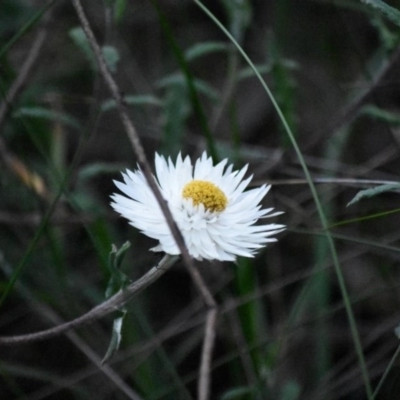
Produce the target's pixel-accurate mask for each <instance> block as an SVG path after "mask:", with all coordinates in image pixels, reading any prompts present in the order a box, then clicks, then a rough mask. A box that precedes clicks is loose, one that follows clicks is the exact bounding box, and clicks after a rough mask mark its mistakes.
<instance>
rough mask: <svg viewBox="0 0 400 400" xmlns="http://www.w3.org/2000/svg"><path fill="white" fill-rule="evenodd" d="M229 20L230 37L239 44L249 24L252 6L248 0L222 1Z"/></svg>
mask: <svg viewBox="0 0 400 400" xmlns="http://www.w3.org/2000/svg"><path fill="white" fill-rule="evenodd" d="M222 4H223V5H224V6H225V10H226V12H227V14H228V18H229V30H230V31H231V34H232V36H233V37H234V38H235V39H236V40H237V41H238V42H241V40H242V39H243V35H244V32H245V30H246V29H247V28H248V26H249V25H250V23H251V19H252V14H253V10H252V6H251V2H250V0H222Z"/></svg>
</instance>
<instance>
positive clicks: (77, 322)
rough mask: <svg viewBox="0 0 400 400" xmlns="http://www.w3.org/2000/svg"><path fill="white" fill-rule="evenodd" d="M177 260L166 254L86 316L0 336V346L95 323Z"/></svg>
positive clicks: (155, 278) (51, 335) (49, 335)
mask: <svg viewBox="0 0 400 400" xmlns="http://www.w3.org/2000/svg"><path fill="white" fill-rule="evenodd" d="M178 259H179V256H171V255H169V254H166V255H165V256H164V257H163V258H162V260H161V261H160V262H159V263H158V265H156V266H155V267H153V268H152V269H151V270H150V271H149V272H147V273H146V274H145V275H143V276H142V277H141V278H140V279H138V280H137V281H135V282H133V283H131V284H130V285H129V286H128V287H126V288H125V289H124V290H120V291H119V292H118V293H116V294H115V295H114V296H113V297H110V298H109V299H108V300H107V301H105V302H104V303H101V304H99V305H98V306H96V307H94V308H92V309H91V310H90V311H89V312H87V313H86V314H84V315H82V316H80V317H78V318H76V319H74V320H72V321H69V322H66V323H65V324H62V325H58V326H55V327H54V328H50V329H47V330H44V331H40V332H35V333H29V334H27V335H18V336H2V337H1V336H0V345H12V344H25V343H29V342H34V341H38V340H44V339H49V338H52V337H54V336H58V335H61V334H62V333H64V332H67V331H69V330H70V329H73V328H77V327H80V326H82V325H85V324H88V323H91V322H94V321H96V320H97V319H99V318H101V317H104V316H105V315H107V314H109V313H111V312H112V311H115V310H117V309H118V308H119V307H121V306H122V305H124V304H125V303H126V302H127V301H129V300H130V299H132V297H133V296H135V295H136V294H138V293H140V292H141V291H142V290H144V289H145V288H147V287H148V286H149V285H150V284H151V283H153V282H154V281H155V280H157V279H158V278H159V277H160V276H161V275H163V274H165V272H167V271H168V269H169V268H171V267H172V265H174V264H175V262H176V261H177V260H178Z"/></svg>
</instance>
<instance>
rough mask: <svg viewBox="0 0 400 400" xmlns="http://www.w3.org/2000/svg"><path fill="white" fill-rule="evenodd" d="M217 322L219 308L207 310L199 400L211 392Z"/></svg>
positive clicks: (202, 399) (203, 399)
mask: <svg viewBox="0 0 400 400" xmlns="http://www.w3.org/2000/svg"><path fill="white" fill-rule="evenodd" d="M216 324H217V310H216V309H210V310H208V312H207V319H206V327H205V334H204V341H203V350H202V352H201V363H200V378H199V383H198V386H197V389H198V400H208V398H209V394H210V380H211V379H210V376H211V360H212V351H213V348H214V343H215V328H216Z"/></svg>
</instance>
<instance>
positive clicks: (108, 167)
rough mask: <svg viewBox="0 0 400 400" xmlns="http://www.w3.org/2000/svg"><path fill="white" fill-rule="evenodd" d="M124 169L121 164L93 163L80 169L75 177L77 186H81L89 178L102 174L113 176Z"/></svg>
mask: <svg viewBox="0 0 400 400" xmlns="http://www.w3.org/2000/svg"><path fill="white" fill-rule="evenodd" d="M122 169H124V166H123V165H121V164H111V163H100V162H99V163H93V164H89V165H86V166H84V167H82V168H81V169H80V170H79V172H78V176H77V186H81V185H82V184H84V183H86V181H88V180H89V179H91V178H94V177H96V176H98V175H103V174H114V173H116V172H120V171H121V170H122Z"/></svg>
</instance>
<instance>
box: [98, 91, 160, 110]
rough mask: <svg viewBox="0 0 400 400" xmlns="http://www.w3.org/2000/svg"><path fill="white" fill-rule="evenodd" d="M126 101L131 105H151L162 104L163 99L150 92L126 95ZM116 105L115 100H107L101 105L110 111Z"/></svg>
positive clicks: (102, 108) (103, 108)
mask: <svg viewBox="0 0 400 400" xmlns="http://www.w3.org/2000/svg"><path fill="white" fill-rule="evenodd" d="M124 102H125V103H126V104H128V105H130V106H136V105H138V106H141V105H151V106H158V107H160V106H162V101H161V100H160V99H158V98H157V97H155V96H152V95H150V94H148V95H147V94H146V95H132V96H125V97H124ZM115 107H116V103H115V100H107V101H105V102H104V103H103V104H102V105H101V110H102V111H109V110H112V109H113V108H115Z"/></svg>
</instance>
